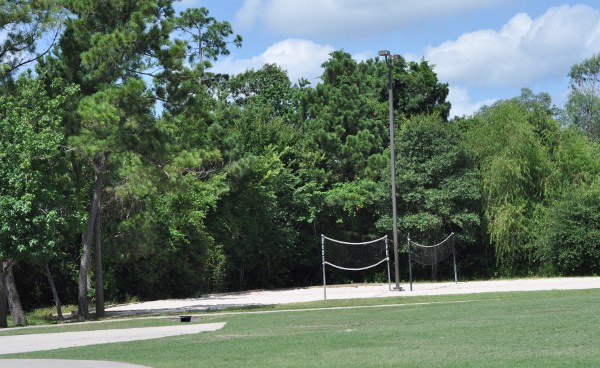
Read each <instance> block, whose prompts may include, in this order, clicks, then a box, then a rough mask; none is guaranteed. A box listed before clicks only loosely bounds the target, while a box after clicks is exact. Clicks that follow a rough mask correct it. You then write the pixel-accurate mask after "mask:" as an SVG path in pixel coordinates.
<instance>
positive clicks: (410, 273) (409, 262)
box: [408, 236, 413, 291]
mask: <svg viewBox="0 0 600 368" xmlns="http://www.w3.org/2000/svg"><path fill="white" fill-rule="evenodd" d="M408 277H409V279H410V291H412V281H413V280H412V253H411V252H410V236H409V237H408Z"/></svg>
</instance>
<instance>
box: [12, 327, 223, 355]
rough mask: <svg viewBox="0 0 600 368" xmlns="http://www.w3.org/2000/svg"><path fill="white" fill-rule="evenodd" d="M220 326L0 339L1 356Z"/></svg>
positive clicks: (173, 334)
mask: <svg viewBox="0 0 600 368" xmlns="http://www.w3.org/2000/svg"><path fill="white" fill-rule="evenodd" d="M223 326H225V323H194V324H186V325H174V326H162V327H143V328H127V329H116V330H96V331H77V332H60V333H41V334H27V335H9V336H0V355H2V354H15V353H26V352H30V351H43V350H54V349H61V348H70V347H76V346H87V345H97V344H110V343H116V342H124V341H136V340H149V339H158V338H161V337H168V336H177V335H188V334H196V333H200V332H207V331H216V330H219V329H221V328H223Z"/></svg>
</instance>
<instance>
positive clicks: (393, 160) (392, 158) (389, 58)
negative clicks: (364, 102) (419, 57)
mask: <svg viewBox="0 0 600 368" xmlns="http://www.w3.org/2000/svg"><path fill="white" fill-rule="evenodd" d="M379 56H383V57H385V63H386V64H387V66H388V100H389V109H390V161H391V166H392V226H393V228H392V231H393V234H394V277H395V280H396V286H395V287H394V290H397V291H402V290H403V289H402V288H401V287H400V266H399V265H398V213H397V212H398V211H397V207H396V148H395V145H394V91H393V88H392V87H393V86H392V66H393V64H394V60H397V59H399V58H400V55H391V54H390V52H389V51H388V50H381V51H379Z"/></svg>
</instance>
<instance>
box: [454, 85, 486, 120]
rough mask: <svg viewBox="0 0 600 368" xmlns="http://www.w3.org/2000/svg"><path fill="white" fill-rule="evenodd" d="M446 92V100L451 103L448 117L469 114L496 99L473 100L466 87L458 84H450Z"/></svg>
mask: <svg viewBox="0 0 600 368" xmlns="http://www.w3.org/2000/svg"><path fill="white" fill-rule="evenodd" d="M449 89H450V91H449V93H448V101H450V103H451V104H452V109H451V110H450V117H454V116H470V115H472V114H473V113H474V112H476V111H477V110H479V109H480V108H481V107H482V106H484V105H491V104H493V103H494V102H495V101H496V99H488V100H483V101H477V102H473V101H471V97H470V96H469V91H468V90H467V89H466V88H463V87H459V86H450V87H449Z"/></svg>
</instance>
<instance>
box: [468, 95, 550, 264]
mask: <svg viewBox="0 0 600 368" xmlns="http://www.w3.org/2000/svg"><path fill="white" fill-rule="evenodd" d="M532 113H533V112H532V111H530V110H528V109H527V107H526V105H524V104H522V103H521V102H519V101H518V100H515V99H513V100H508V101H501V102H498V103H496V104H494V105H493V106H491V107H488V108H485V109H482V111H480V112H479V113H478V114H477V115H476V119H477V121H478V122H477V125H476V126H475V127H474V128H473V129H471V130H470V132H469V135H470V137H469V140H470V147H471V149H472V150H473V151H472V152H473V154H474V155H475V157H476V159H477V160H478V164H479V166H480V172H481V176H482V195H483V197H482V199H483V206H484V214H485V220H486V227H487V229H488V230H487V231H488V233H489V236H490V240H491V242H492V244H493V245H494V247H495V249H496V257H497V260H498V264H499V266H500V267H501V268H502V269H503V272H506V273H513V274H514V273H519V272H520V273H523V272H526V271H528V270H527V268H528V266H529V262H528V261H529V259H530V257H531V255H532V248H531V241H532V239H533V228H534V226H533V225H534V223H535V216H534V215H535V213H536V208H537V206H538V205H539V204H541V203H542V202H543V201H544V200H545V199H546V196H547V188H548V185H547V184H548V180H549V178H550V173H551V166H550V157H549V152H548V149H547V147H546V146H544V145H543V144H542V137H541V136H540V135H539V134H538V133H539V132H540V130H539V129H538V128H539V127H538V126H536V125H534V124H532V123H531V122H532ZM542 116H545V119H546V120H547V121H549V122H550V123H549V126H552V121H553V120H552V117H551V116H549V115H547V114H545V115H542Z"/></svg>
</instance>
